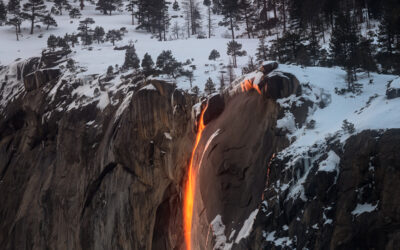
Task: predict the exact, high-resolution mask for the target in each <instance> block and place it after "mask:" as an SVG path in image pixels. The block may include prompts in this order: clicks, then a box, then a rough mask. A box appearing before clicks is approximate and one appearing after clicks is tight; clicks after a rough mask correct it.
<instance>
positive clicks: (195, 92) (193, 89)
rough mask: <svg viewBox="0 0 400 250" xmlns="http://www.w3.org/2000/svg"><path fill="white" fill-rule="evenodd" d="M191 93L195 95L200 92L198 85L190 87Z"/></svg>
mask: <svg viewBox="0 0 400 250" xmlns="http://www.w3.org/2000/svg"><path fill="white" fill-rule="evenodd" d="M192 93H193V94H195V95H196V96H199V93H200V89H199V87H198V86H194V87H193V88H192Z"/></svg>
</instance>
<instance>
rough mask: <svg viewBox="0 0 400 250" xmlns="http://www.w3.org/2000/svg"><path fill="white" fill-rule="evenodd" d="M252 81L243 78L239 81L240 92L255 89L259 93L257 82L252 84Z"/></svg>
mask: <svg viewBox="0 0 400 250" xmlns="http://www.w3.org/2000/svg"><path fill="white" fill-rule="evenodd" d="M253 81H254V80H253V79H248V80H245V81H244V82H242V83H240V87H241V88H242V92H245V91H249V90H251V89H255V90H256V91H257V92H258V93H259V94H260V95H261V90H260V88H259V87H258V85H257V84H254V83H253Z"/></svg>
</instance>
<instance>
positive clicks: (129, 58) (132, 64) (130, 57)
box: [122, 44, 140, 69]
mask: <svg viewBox="0 0 400 250" xmlns="http://www.w3.org/2000/svg"><path fill="white" fill-rule="evenodd" d="M139 64H140V60H139V57H138V56H137V54H136V49H135V46H133V44H132V45H130V46H129V48H128V49H127V50H126V51H125V61H124V65H123V66H122V67H123V68H124V69H131V68H133V69H138V68H139V67H140V66H139Z"/></svg>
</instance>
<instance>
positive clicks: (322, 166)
mask: <svg viewBox="0 0 400 250" xmlns="http://www.w3.org/2000/svg"><path fill="white" fill-rule="evenodd" d="M339 163H340V157H339V156H338V155H337V154H336V153H335V152H334V151H332V150H331V151H329V153H328V158H326V159H325V160H324V161H322V162H320V163H319V168H318V171H324V172H333V171H337V168H338V166H339Z"/></svg>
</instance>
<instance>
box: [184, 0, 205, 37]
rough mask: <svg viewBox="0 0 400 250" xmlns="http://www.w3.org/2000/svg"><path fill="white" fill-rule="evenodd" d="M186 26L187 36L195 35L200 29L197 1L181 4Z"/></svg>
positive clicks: (191, 0)
mask: <svg viewBox="0 0 400 250" xmlns="http://www.w3.org/2000/svg"><path fill="white" fill-rule="evenodd" d="M182 5H183V9H184V11H185V15H186V19H187V20H186V22H187V25H188V36H189V37H190V35H195V34H197V33H198V31H199V30H200V28H201V14H200V6H199V3H198V2H197V0H185V1H184V2H182Z"/></svg>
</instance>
